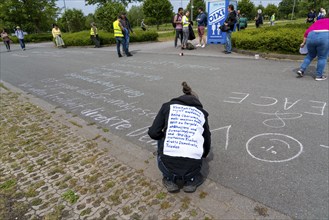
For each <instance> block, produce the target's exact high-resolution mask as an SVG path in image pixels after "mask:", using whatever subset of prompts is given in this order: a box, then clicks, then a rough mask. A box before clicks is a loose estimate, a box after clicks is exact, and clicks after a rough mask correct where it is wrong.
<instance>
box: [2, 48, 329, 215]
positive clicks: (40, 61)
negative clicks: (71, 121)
mask: <svg viewBox="0 0 329 220" xmlns="http://www.w3.org/2000/svg"><path fill="white" fill-rule="evenodd" d="M130 49H131V51H132V52H133V54H134V56H133V57H129V58H127V57H123V58H120V59H119V58H118V57H117V56H116V53H115V48H114V47H106V48H101V49H94V48H67V49H57V48H52V45H51V44H35V45H28V46H27V50H26V51H21V50H19V49H18V47H17V46H13V50H12V52H10V53H7V52H5V48H4V47H3V45H1V80H3V81H6V82H9V83H11V84H13V85H15V86H17V87H19V88H21V89H23V90H24V91H26V92H29V93H31V94H34V95H36V96H38V97H40V98H42V99H44V100H47V101H48V102H50V103H52V104H54V105H55V106H59V107H62V108H64V109H66V110H67V111H70V112H72V114H76V115H78V116H79V117H83V118H84V119H86V120H87V121H90V122H95V123H97V124H98V125H99V126H100V127H102V128H106V129H109V130H110V132H112V133H114V134H116V135H118V136H121V137H123V138H125V139H127V140H129V141H131V142H133V143H135V144H136V145H138V146H140V147H143V148H146V149H148V150H150V151H152V152H154V151H155V149H156V143H155V142H154V141H152V140H151V139H150V138H149V137H148V136H147V127H148V126H150V124H151V123H152V121H153V118H154V117H155V115H156V114H157V111H158V110H159V109H160V107H161V105H162V103H164V102H166V101H168V100H170V99H171V98H173V97H177V96H179V95H181V94H182V92H181V86H180V84H181V82H182V81H187V82H188V83H189V84H190V85H191V87H192V88H193V90H194V91H195V92H197V93H198V95H199V97H200V100H201V102H202V103H203V105H204V108H205V109H206V110H207V111H208V112H209V114H210V117H209V123H210V127H211V130H212V153H211V155H210V157H209V158H208V159H207V161H206V166H205V169H204V172H205V173H206V174H208V178H210V179H212V180H214V181H217V182H219V183H221V184H223V185H225V186H227V187H230V188H232V189H234V190H235V191H236V192H238V193H240V194H243V195H245V196H248V197H250V198H252V199H254V200H256V201H259V202H261V203H264V204H266V205H267V206H270V207H272V208H274V209H276V210H278V211H280V212H283V213H285V214H287V215H289V216H291V217H294V218H298V219H305V218H307V219H327V218H328V216H329V210H328V207H329V201H328V198H329V193H328V185H329V183H328V173H329V172H328V161H329V160H328V159H329V154H328V151H329V149H328V148H329V147H328V146H329V143H328V80H327V81H322V82H317V81H315V80H314V79H313V78H312V74H313V72H314V71H315V67H314V65H315V64H312V66H311V67H310V68H309V71H308V72H306V76H305V77H303V78H296V74H295V73H294V71H295V70H296V69H297V68H298V66H299V65H300V62H297V61H274V60H263V59H259V60H255V59H254V58H253V57H248V56H243V55H237V54H232V55H224V54H222V53H221V52H220V49H219V46H216V45H212V46H210V47H207V48H205V49H198V50H195V51H186V52H184V56H179V55H178V54H179V52H180V50H178V49H174V48H173V46H172V43H171V42H169V43H151V44H138V45H131V48H130ZM326 72H327V73H328V72H329V71H328V68H327V71H326ZM120 147H124V146H120Z"/></svg>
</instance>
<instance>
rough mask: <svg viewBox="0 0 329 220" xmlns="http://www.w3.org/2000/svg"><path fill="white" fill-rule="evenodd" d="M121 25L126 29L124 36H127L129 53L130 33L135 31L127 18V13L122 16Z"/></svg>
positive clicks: (126, 42)
mask: <svg viewBox="0 0 329 220" xmlns="http://www.w3.org/2000/svg"><path fill="white" fill-rule="evenodd" d="M120 22H121V25H122V27H123V28H124V35H125V45H126V48H127V50H128V51H129V42H130V33H134V31H133V29H132V28H131V26H130V22H129V20H128V18H127V15H126V12H123V13H122V14H121V21H120Z"/></svg>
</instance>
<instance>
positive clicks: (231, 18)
mask: <svg viewBox="0 0 329 220" xmlns="http://www.w3.org/2000/svg"><path fill="white" fill-rule="evenodd" d="M236 22H237V20H236V12H235V11H231V12H230V13H229V14H228V16H227V18H226V20H225V23H227V25H228V26H229V27H230V30H231V31H233V30H234V25H235V23H236Z"/></svg>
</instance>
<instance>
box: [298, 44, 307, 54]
mask: <svg viewBox="0 0 329 220" xmlns="http://www.w3.org/2000/svg"><path fill="white" fill-rule="evenodd" d="M299 53H300V54H303V55H305V54H308V50H307V46H306V45H304V47H300V48H299Z"/></svg>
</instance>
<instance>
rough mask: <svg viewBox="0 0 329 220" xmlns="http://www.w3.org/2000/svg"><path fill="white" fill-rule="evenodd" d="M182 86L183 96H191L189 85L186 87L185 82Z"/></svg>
mask: <svg viewBox="0 0 329 220" xmlns="http://www.w3.org/2000/svg"><path fill="white" fill-rule="evenodd" d="M182 86H183V93H184V94H185V95H192V94H191V93H192V89H191V87H189V85H187V83H186V82H185V81H184V82H182Z"/></svg>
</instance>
